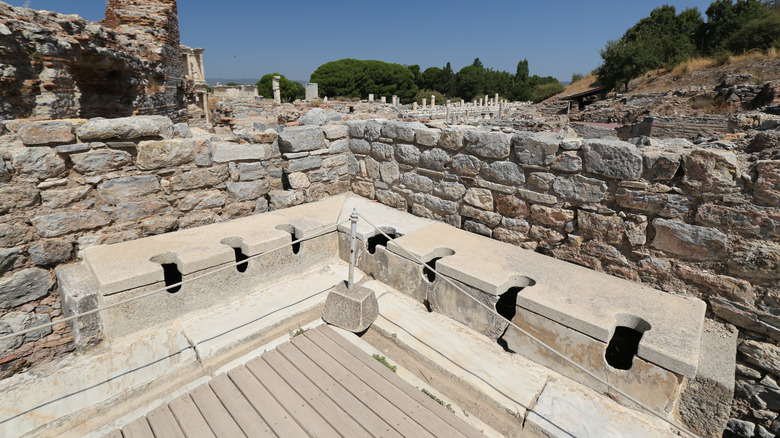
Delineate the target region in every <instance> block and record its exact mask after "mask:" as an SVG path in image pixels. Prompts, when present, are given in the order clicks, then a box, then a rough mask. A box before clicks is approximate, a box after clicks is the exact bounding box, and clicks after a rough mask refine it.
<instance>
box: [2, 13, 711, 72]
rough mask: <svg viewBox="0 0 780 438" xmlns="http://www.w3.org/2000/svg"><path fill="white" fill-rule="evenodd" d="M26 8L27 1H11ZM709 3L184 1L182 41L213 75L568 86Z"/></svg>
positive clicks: (91, 17)
mask: <svg viewBox="0 0 780 438" xmlns="http://www.w3.org/2000/svg"><path fill="white" fill-rule="evenodd" d="M6 1H7V2H8V3H10V4H12V5H14V6H21V5H22V4H24V3H25V0H10V1H8V0H6ZM710 2H711V0H706V1H702V0H687V1H666V2H663V1H646V0H632V1H625V0H622V1H619V0H603V1H584V0H567V1H562V0H549V1H544V2H537V1H534V2H531V1H521V0H494V1H490V2H487V1H484V2H478V1H474V0H470V1H463V0H448V1H440V0H427V1H426V0H418V1H410V0H395V1H389V2H376V1H370V0H369V1H366V0H360V1H358V0H347V1H330V2H327V1H321V0H318V1H308V0H299V1H295V2H283V1H275V2H271V1H256V0H221V1H213V0H179V2H178V5H179V24H180V27H181V38H182V43H184V44H187V45H188V46H190V47H203V48H205V49H206V52H205V54H204V56H205V68H206V76H207V77H222V78H258V79H259V78H260V77H261V76H262V75H264V74H266V73H271V72H279V73H282V74H284V75H285V76H287V77H288V78H289V79H292V80H308V79H309V76H310V75H311V73H312V72H313V71H314V70H315V69H316V68H317V67H318V66H320V65H321V64H324V63H325V62H328V61H333V60H337V59H342V58H357V59H378V60H382V61H388V62H397V63H399V64H406V65H411V64H419V65H420V66H421V67H422V69H423V70H425V68H427V67H431V66H436V67H443V66H444V65H445V64H446V63H447V62H448V61H449V62H451V63H452V67H453V69H454V70H455V71H458V70H459V69H460V68H462V67H464V66H466V65H470V64H471V63H472V61H473V60H474V58H477V57H479V58H480V60H481V61H482V63H483V64H484V65H485V66H486V67H492V68H494V69H498V70H507V71H510V72H514V71H515V67H516V65H517V62H518V61H520V60H521V59H523V58H527V59H528V61H529V65H530V70H531V74H538V75H540V76H555V77H557V78H558V79H560V80H562V81H568V80H569V79H570V78H571V74H572V73H587V72H590V71H591V70H593V69H594V68H596V67H597V66H598V65H599V63H600V60H601V59H600V57H599V54H598V52H599V49H601V48H603V47H604V44H605V43H606V42H607V41H608V40H610V39H616V38H619V37H620V36H621V35H622V34H623V32H625V30H626V29H627V28H629V27H630V26H632V25H633V24H634V23H636V22H637V21H639V20H640V19H641V18H643V17H646V16H647V15H649V13H650V11H651V10H652V9H653V8H656V7H658V6H661V5H663V4H671V5H674V6H675V7H677V9H678V12H679V11H681V10H683V9H685V8H688V7H698V8H699V10H700V11H702V13H703V12H704V11H705V10H706V9H707V6H708V5H709V4H710ZM29 5H30V7H32V8H35V9H46V10H51V11H55V12H61V13H72V14H78V15H81V16H83V17H84V18H87V19H89V20H101V19H102V18H103V15H104V13H105V0H29Z"/></svg>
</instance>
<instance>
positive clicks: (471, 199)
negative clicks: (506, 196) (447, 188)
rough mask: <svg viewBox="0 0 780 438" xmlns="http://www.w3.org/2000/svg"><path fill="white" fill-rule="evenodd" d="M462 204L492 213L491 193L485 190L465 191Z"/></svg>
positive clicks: (472, 189) (473, 189) (471, 189)
mask: <svg viewBox="0 0 780 438" xmlns="http://www.w3.org/2000/svg"><path fill="white" fill-rule="evenodd" d="M463 202H465V203H467V204H470V205H473V206H474V207H477V208H480V209H482V210H487V211H493V193H492V192H491V191H490V190H487V189H477V188H470V189H468V190H466V194H465V195H464V196H463Z"/></svg>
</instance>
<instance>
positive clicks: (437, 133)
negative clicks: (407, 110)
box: [415, 128, 441, 147]
mask: <svg viewBox="0 0 780 438" xmlns="http://www.w3.org/2000/svg"><path fill="white" fill-rule="evenodd" d="M440 138H441V130H439V129H433V128H421V129H418V130H417V132H416V133H415V140H416V141H417V143H418V144H421V145H423V146H430V147H433V146H436V145H437V144H438V143H439V139H440Z"/></svg>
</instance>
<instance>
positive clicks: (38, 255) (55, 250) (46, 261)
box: [27, 239, 73, 266]
mask: <svg viewBox="0 0 780 438" xmlns="http://www.w3.org/2000/svg"><path fill="white" fill-rule="evenodd" d="M27 253H28V254H30V259H32V261H33V263H35V264H36V265H38V266H51V265H56V264H59V263H62V262H66V261H68V260H69V259H70V257H71V255H72V254H73V244H72V243H70V242H67V241H65V240H61V239H57V240H41V241H39V242H38V243H36V244H35V245H33V246H31V247H30V249H28V250H27Z"/></svg>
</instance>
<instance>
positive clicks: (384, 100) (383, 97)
mask: <svg viewBox="0 0 780 438" xmlns="http://www.w3.org/2000/svg"><path fill="white" fill-rule="evenodd" d="M379 101H380V102H382V103H387V98H386V97H385V96H382V97H380V98H379Z"/></svg>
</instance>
